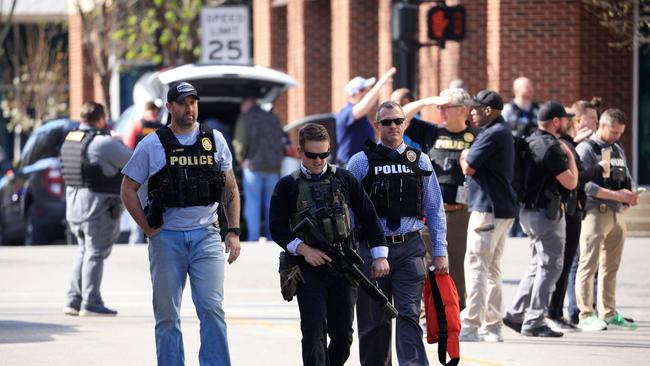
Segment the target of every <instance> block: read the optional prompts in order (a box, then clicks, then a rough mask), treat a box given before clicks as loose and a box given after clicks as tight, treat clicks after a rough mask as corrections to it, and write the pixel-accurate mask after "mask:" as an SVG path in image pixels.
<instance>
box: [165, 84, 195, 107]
mask: <svg viewBox="0 0 650 366" xmlns="http://www.w3.org/2000/svg"><path fill="white" fill-rule="evenodd" d="M190 95H191V96H194V97H196V99H200V98H199V94H198V93H197V92H196V88H195V87H194V85H192V84H190V83H188V82H187V81H175V82H173V83H171V85H169V90H168V91H167V101H168V102H169V103H171V102H180V101H182V100H183V99H185V98H186V97H189V96H190Z"/></svg>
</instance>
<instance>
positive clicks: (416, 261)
mask: <svg viewBox="0 0 650 366" xmlns="http://www.w3.org/2000/svg"><path fill="white" fill-rule="evenodd" d="M424 253H425V250H424V242H423V241H422V238H420V237H419V236H417V237H415V238H413V239H411V240H409V241H407V242H404V243H401V244H395V245H393V246H391V247H390V250H389V254H388V262H389V264H390V274H389V275H388V276H386V277H382V278H380V279H378V280H377V284H378V285H379V288H380V289H381V290H382V291H383V292H384V294H385V295H386V296H387V297H388V299H389V300H390V299H392V300H393V305H394V306H395V308H396V309H397V311H398V312H399V315H398V317H397V323H396V327H395V332H396V336H395V339H396V343H397V346H396V348H397V359H398V361H399V364H400V365H428V364H429V363H428V361H427V356H426V351H425V349H424V342H423V340H422V328H421V327H420V323H419V319H420V302H421V299H422V287H423V286H424V278H425V274H426V270H425V266H424ZM359 254H360V255H361V257H362V258H363V260H364V266H363V272H364V274H365V275H366V276H368V278H370V267H371V265H372V256H371V254H370V249H369V248H368V247H367V245H364V244H361V245H360V249H359ZM371 280H372V279H371ZM357 323H358V327H359V356H360V359H361V365H363V366H380V365H390V364H391V354H392V347H391V344H392V331H391V328H392V321H391V319H390V318H388V317H387V316H386V315H385V314H384V312H383V310H382V308H381V307H380V306H379V305H378V303H377V302H376V301H374V300H372V299H371V298H370V297H369V296H368V295H367V294H366V293H365V292H364V291H362V290H360V291H359V296H358V300H357Z"/></svg>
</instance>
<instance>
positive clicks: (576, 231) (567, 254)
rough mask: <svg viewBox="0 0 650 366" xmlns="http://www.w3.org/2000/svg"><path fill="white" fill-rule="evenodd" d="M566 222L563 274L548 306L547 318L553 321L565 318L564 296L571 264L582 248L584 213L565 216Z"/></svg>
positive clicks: (556, 284) (577, 212)
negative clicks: (581, 235) (581, 237)
mask: <svg viewBox="0 0 650 366" xmlns="http://www.w3.org/2000/svg"><path fill="white" fill-rule="evenodd" d="M565 220H566V242H565V245H564V264H563V265H562V273H560V278H558V280H557V282H556V283H555V290H554V291H553V295H551V303H550V304H549V306H548V311H547V314H546V316H547V317H549V318H551V319H559V318H561V317H562V316H563V312H562V310H563V308H564V296H565V294H566V290H567V283H568V279H569V272H570V271H571V264H572V263H573V258H574V257H575V255H576V251H577V250H578V247H579V246H580V228H581V227H582V212H580V211H576V213H575V215H573V216H570V215H565Z"/></svg>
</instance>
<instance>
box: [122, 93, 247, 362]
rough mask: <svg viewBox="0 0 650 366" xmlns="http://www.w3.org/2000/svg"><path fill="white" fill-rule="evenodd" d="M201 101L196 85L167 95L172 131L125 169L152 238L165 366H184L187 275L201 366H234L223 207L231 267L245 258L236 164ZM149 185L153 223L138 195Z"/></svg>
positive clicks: (134, 208) (144, 146)
mask: <svg viewBox="0 0 650 366" xmlns="http://www.w3.org/2000/svg"><path fill="white" fill-rule="evenodd" d="M198 100H199V96H198V94H197V91H196V89H195V88H194V86H192V85H191V84H189V83H187V82H184V81H180V82H175V83H172V84H171V85H170V87H169V91H168V92H167V104H166V106H167V109H168V110H169V113H170V115H171V123H170V125H169V126H167V127H163V128H161V129H159V130H157V131H156V133H152V134H149V135H147V136H146V137H145V138H144V139H143V140H142V141H141V142H140V143H139V144H138V146H137V147H136V149H135V152H134V154H133V157H132V158H131V160H129V162H128V163H127V165H126V166H125V167H124V169H123V173H124V180H123V182H122V192H121V195H122V200H123V201H124V205H125V206H126V208H127V210H128V211H129V213H130V214H131V216H132V217H133V219H134V220H135V221H136V222H137V223H138V225H139V226H140V227H141V228H142V230H143V231H144V233H145V234H146V235H147V236H148V237H149V262H150V272H151V282H152V287H153V311H154V317H155V320H156V328H155V335H156V354H157V357H158V364H159V365H183V363H184V359H185V356H184V354H183V340H182V334H181V329H180V304H181V298H182V295H183V288H184V287H185V281H186V278H187V275H188V274H189V277H190V284H191V286H192V300H193V301H194V306H195V308H196V312H197V315H198V317H199V320H200V322H201V348H200V350H199V363H200V364H201V365H230V355H229V352H228V341H227V338H226V322H225V315H224V311H223V307H222V301H223V280H224V262H225V258H224V257H225V255H224V244H223V243H222V242H221V237H220V235H219V230H218V228H217V227H215V225H214V224H215V223H216V222H217V219H218V217H217V207H218V205H219V204H220V203H222V204H224V205H225V210H224V212H226V215H227V217H228V223H229V229H228V233H227V235H226V240H225V252H226V253H228V252H229V253H230V255H229V257H228V263H232V262H234V261H235V260H236V259H237V257H238V256H239V251H240V243H239V233H240V231H239V192H238V190H237V183H236V181H235V176H234V175H233V172H232V169H231V164H232V156H231V154H230V151H229V150H228V147H227V145H226V141H225V140H224V138H223V135H221V133H220V132H218V131H216V130H213V129H209V128H205V127H200V126H199V124H198V122H197V115H198ZM147 180H148V182H149V193H148V211H147V215H145V212H144V211H143V209H142V206H141V205H140V201H139V199H138V195H137V190H138V188H139V187H140V185H142V184H144V183H145V182H146V181H147Z"/></svg>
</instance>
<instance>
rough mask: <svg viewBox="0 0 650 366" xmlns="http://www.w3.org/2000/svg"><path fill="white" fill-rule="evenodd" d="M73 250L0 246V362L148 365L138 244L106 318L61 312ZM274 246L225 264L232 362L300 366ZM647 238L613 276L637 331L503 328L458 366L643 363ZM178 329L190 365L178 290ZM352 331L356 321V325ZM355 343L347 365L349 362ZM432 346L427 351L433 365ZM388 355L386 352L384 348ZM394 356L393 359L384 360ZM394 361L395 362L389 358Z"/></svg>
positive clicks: (520, 249)
mask: <svg viewBox="0 0 650 366" xmlns="http://www.w3.org/2000/svg"><path fill="white" fill-rule="evenodd" d="M75 251H76V248H75V247H74V246H33V247H0V366H31V365H39V366H41V365H55V366H66V365H96V366H101V365H155V346H154V333H153V328H154V321H153V314H152V310H151V283H150V278H149V270H148V261H147V247H146V245H135V246H128V245H118V246H116V247H115V248H114V250H113V253H112V254H111V256H110V258H109V259H108V260H107V262H106V266H105V273H104V283H103V285H102V293H103V297H104V299H105V301H106V304H107V306H109V307H112V308H116V309H117V310H119V315H118V316H117V317H115V318H80V317H71V316H65V315H63V314H62V313H61V308H62V306H63V304H64V301H65V293H66V290H67V286H68V280H69V271H70V266H71V262H72V258H73V256H74V255H75ZM278 253H279V247H278V246H277V245H275V244H273V243H245V244H244V245H243V249H242V255H241V257H240V258H239V260H237V261H236V262H235V263H234V264H233V265H229V266H227V268H226V283H225V291H226V298H225V302H224V308H225V311H226V317H227V322H228V338H229V342H230V353H231V358H232V363H233V365H282V366H293V365H301V358H300V338H301V337H300V323H299V315H298V308H297V304H296V302H295V300H294V301H293V302H290V303H287V302H285V301H283V300H282V297H281V295H280V293H279V277H278V274H277V257H278ZM649 257H650V240H648V239H647V238H643V239H642V238H632V239H628V241H627V243H626V248H625V250H624V254H623V262H622V265H621V269H620V271H619V275H618V296H617V303H618V304H619V306H618V308H619V311H620V312H621V313H622V314H623V315H624V316H629V317H633V318H634V319H635V320H636V322H637V323H638V324H639V329H637V330H636V331H622V330H608V331H603V332H595V333H594V332H591V333H587V332H583V333H571V334H566V335H565V336H564V337H563V338H559V339H540V338H528V337H523V336H520V335H518V334H516V333H514V332H513V331H511V330H510V329H507V328H506V329H504V338H505V342H503V343H461V355H462V361H461V365H484V366H497V365H531V366H535V365H556V364H557V365H575V366H580V365H586V366H587V365H588V366H597V365H608V366H615V365H643V364H646V365H647V364H648V356H650V286H648V278H649V277H650V276H649V275H650V269H649V266H648V258H649ZM528 260H529V249H528V243H527V241H526V240H525V239H508V242H507V246H506V250H505V255H504V258H503V279H504V303H505V304H506V305H508V304H509V303H510V301H511V300H512V298H513V296H514V292H515V289H516V286H517V283H518V282H519V279H520V277H521V276H522V275H523V273H524V271H525V269H526V266H527V264H528ZM182 327H183V335H184V343H185V356H186V364H187V365H197V364H198V348H199V336H198V335H199V322H198V320H197V318H196V315H195V312H194V307H193V304H192V300H191V294H190V288H189V286H187V289H186V292H185V296H184V298H183V309H182ZM355 329H356V325H355ZM357 347H358V343H357V340H356V334H355V343H354V344H353V346H352V354H351V356H350V359H349V361H348V363H347V364H348V365H358V364H359V362H358V348H357ZM436 350H437V346H436V345H428V346H427V353H428V354H429V360H430V363H431V364H432V365H436V364H438V362H437V355H436ZM393 352H394V351H393ZM393 357H394V356H393ZM393 364H395V365H396V364H397V362H396V361H395V362H393Z"/></svg>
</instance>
